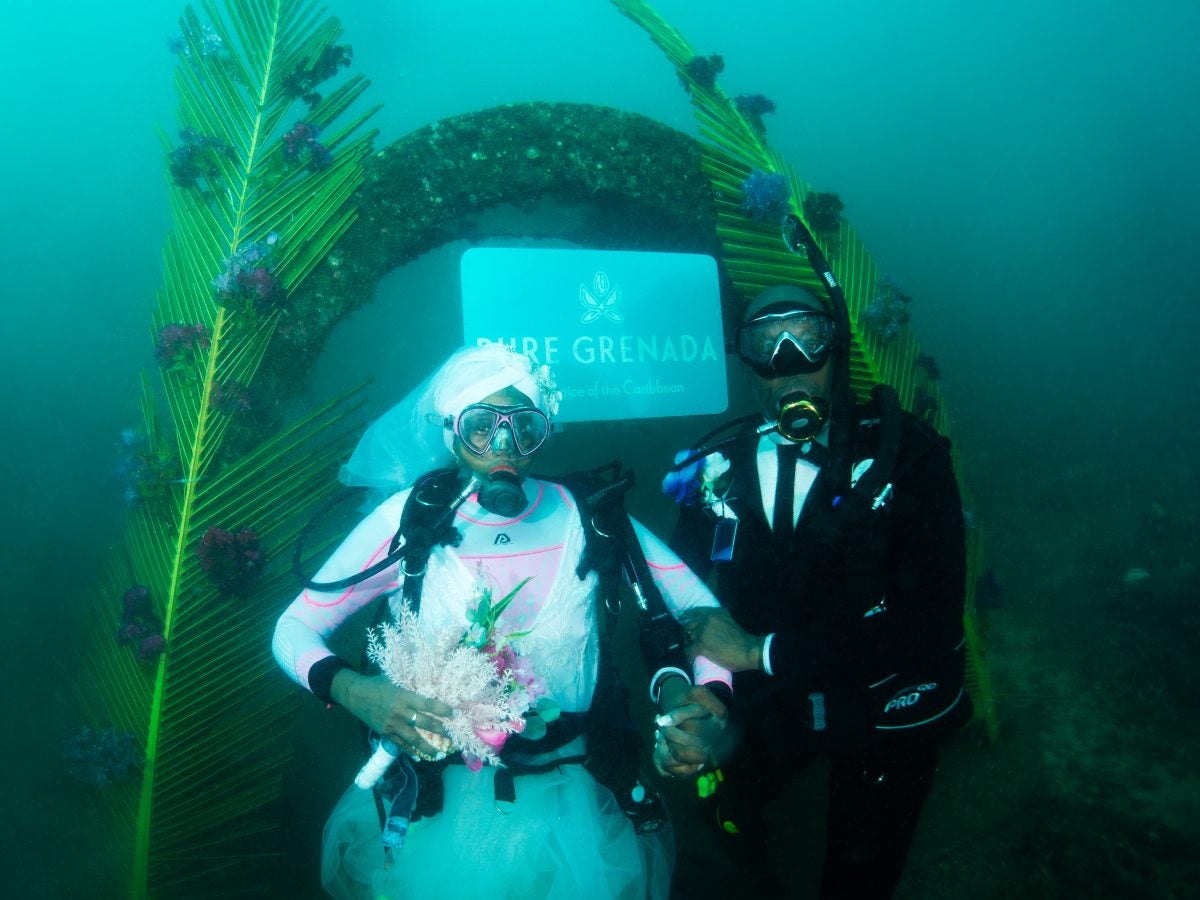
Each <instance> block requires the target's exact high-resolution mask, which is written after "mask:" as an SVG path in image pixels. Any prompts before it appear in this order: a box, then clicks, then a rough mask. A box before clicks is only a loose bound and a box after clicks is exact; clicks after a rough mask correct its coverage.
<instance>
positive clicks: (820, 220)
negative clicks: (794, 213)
mask: <svg viewBox="0 0 1200 900" xmlns="http://www.w3.org/2000/svg"><path fill="white" fill-rule="evenodd" d="M801 208H802V210H803V212H804V219H805V221H806V222H808V227H809V228H811V229H812V230H813V233H814V234H816V235H817V236H818V237H822V238H825V239H829V238H830V237H833V236H834V235H836V234H837V233H838V230H839V229H840V228H841V227H842V210H843V209H845V208H846V205H845V204H844V203H842V198H841V197H839V196H838V195H837V194H835V193H834V192H833V191H815V192H813V193H811V194H809V195H808V196H807V197H805V198H804V203H803V205H802V207H801Z"/></svg>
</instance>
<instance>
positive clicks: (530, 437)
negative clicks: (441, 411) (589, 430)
mask: <svg viewBox="0 0 1200 900" xmlns="http://www.w3.org/2000/svg"><path fill="white" fill-rule="evenodd" d="M445 424H446V427H447V428H450V427H453V429H454V433H455V434H456V435H458V438H459V439H460V440H461V441H462V443H463V446H464V447H465V448H466V449H467V450H468V452H470V453H472V454H474V455H475V456H485V455H487V453H488V451H489V450H491V451H494V452H496V453H505V452H509V451H513V452H515V453H516V455H517V456H529V455H530V454H532V453H533V452H534V451H536V450H537V449H538V448H539V447H540V446H542V444H543V443H545V441H546V438H547V437H548V436H549V434H550V420H549V419H548V418H547V417H546V414H545V413H544V412H542V411H541V410H540V409H538V408H537V407H534V406H517V407H513V406H493V405H492V404H490V403H472V404H471V405H470V406H468V407H467V408H466V409H464V410H463V411H462V412H461V413H459V415H458V418H456V419H454V420H453V421H451V420H450V419H449V418H447V420H446V423H445Z"/></svg>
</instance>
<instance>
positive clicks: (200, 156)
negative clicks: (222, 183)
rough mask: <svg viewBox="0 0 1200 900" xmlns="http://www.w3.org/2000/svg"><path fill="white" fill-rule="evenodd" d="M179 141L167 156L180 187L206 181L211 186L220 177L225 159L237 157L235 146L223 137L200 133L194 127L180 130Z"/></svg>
mask: <svg viewBox="0 0 1200 900" xmlns="http://www.w3.org/2000/svg"><path fill="white" fill-rule="evenodd" d="M179 140H180V144H179V146H178V147H176V148H175V149H174V150H172V151H171V152H170V154H169V155H168V156H167V168H168V170H169V171H170V173H171V180H172V181H173V182H175V184H176V185H178V186H179V187H181V188H191V187H198V186H200V183H201V182H202V181H203V182H204V184H205V185H206V186H207V187H208V188H209V189H212V187H213V185H214V183H215V182H216V181H217V180H218V179H219V178H220V177H221V172H222V165H221V163H222V160H233V159H234V158H235V156H234V152H233V148H232V147H230V146H229V144H227V143H226V142H225V141H223V140H221V139H220V138H215V137H210V136H208V135H205V134H201V133H200V132H198V131H196V130H195V129H194V128H184V129H182V130H181V131H180V132H179Z"/></svg>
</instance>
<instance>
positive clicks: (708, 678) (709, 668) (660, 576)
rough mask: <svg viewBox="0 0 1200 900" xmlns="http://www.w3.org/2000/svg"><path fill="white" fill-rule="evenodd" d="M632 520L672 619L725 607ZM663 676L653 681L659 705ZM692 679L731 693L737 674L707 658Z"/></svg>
mask: <svg viewBox="0 0 1200 900" xmlns="http://www.w3.org/2000/svg"><path fill="white" fill-rule="evenodd" d="M629 519H630V521H631V522H633V530H634V533H635V534H636V535H637V539H638V541H639V542H640V543H641V545H642V551H643V552H644V553H645V554H646V565H647V566H649V567H650V575H651V577H652V578H653V579H654V583H655V584H656V585H657V586H658V589H659V590H660V591H661V592H662V595H663V601H664V602H665V603H666V605H667V610H668V612H670V613H671V615H672V616H674V617H675V618H677V619H678V618H679V614H680V613H682V612H685V611H686V610H689V609H700V608H703V607H714V606H720V605H721V604H720V603H718V602H717V598H716V597H714V596H713V593H712V591H710V590H709V589H708V585H706V584H705V583H704V582H703V581H701V580H700V578H699V577H698V576H697V575H696V573H695V572H693V571H692V570H691V569H689V568H688V567H687V566H686V565H685V564H684V562H683V560H681V559H680V558H679V557H678V556H676V555H675V554H674V552H672V550H671V548H669V547H668V546H667V545H666V544H664V543H663V542H662V541H660V540H659V539H658V538H657V537H655V536H654V534H653V532H651V531H650V530H649V529H648V528H646V526H645V525H643V524H642V523H641V522H639V521H638V520H637V519H635V518H633V516H630V517H629ZM663 674H665V671H664V672H656V673H655V674H654V677H653V678H651V680H650V684H651V697H652V698H653V699H654V701H655V702H658V697H657V696H656V695H657V691H656V687H657V685H658V683H659V682H660V681H661V677H660V676H661V675H663ZM692 675H693V677H694V679H695V682H696V683H697V684H709V683H711V682H714V681H719V682H721V683H722V684H725V685H726V686H727V687H729V689H730V690H732V689H733V673H732V672H730V671H729V670H728V669H724V668H722V667H721V666H718V665H717V664H716V663H714V662H713V661H712V660H710V659H707V658H705V657H703V656H698V657H696V659H695V661H694V662H693V663H692Z"/></svg>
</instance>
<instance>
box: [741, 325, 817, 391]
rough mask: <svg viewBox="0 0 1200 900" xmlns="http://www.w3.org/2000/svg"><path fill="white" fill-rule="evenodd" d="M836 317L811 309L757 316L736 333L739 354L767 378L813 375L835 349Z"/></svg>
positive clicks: (759, 373)
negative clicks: (834, 324) (834, 318)
mask: <svg viewBox="0 0 1200 900" xmlns="http://www.w3.org/2000/svg"><path fill="white" fill-rule="evenodd" d="M833 335H834V330H833V319H832V318H831V317H830V316H829V315H828V314H827V313H824V312H818V311H817V310H811V309H787V310H782V311H778V312H770V313H766V314H763V315H759V316H756V317H755V318H753V319H751V320H750V321H749V322H743V323H742V324H741V325H739V326H738V327H737V330H736V331H735V332H734V349H735V351H736V352H737V355H738V357H739V358H740V359H741V360H742V362H744V363H745V364H746V365H748V366H749V367H750V368H751V369H753V370H754V371H755V372H756V373H757V374H758V375H760V376H761V377H763V378H785V377H787V376H790V375H810V374H812V373H813V372H816V371H818V370H820V368H821V367H822V366H824V365H825V363H826V361H828V359H829V355H830V353H832V352H833Z"/></svg>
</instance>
